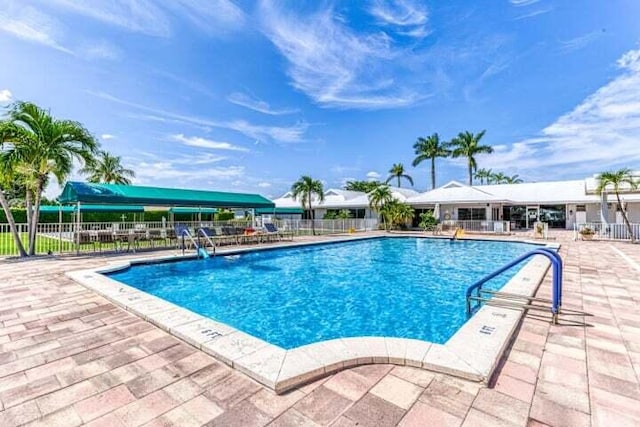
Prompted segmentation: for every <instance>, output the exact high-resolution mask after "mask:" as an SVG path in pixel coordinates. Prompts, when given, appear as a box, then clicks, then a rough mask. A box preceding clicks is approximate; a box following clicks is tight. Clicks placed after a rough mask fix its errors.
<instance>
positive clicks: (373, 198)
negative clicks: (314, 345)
mask: <svg viewBox="0 0 640 427" xmlns="http://www.w3.org/2000/svg"><path fill="white" fill-rule="evenodd" d="M368 197H369V207H370V208H371V209H372V210H373V211H375V212H378V213H381V212H382V211H383V209H384V207H385V205H386V204H388V203H390V202H391V201H392V200H394V199H393V195H392V194H391V189H390V188H389V186H388V185H379V186H378V187H376V188H374V189H373V190H372V191H371V192H370V193H369V195H368ZM382 223H383V224H384V229H385V230H386V229H387V222H386V221H385V215H382Z"/></svg>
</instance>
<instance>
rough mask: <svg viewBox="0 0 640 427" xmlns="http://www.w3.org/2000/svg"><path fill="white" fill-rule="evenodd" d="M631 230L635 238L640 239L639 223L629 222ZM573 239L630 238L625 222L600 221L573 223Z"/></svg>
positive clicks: (623, 239) (624, 239)
mask: <svg viewBox="0 0 640 427" xmlns="http://www.w3.org/2000/svg"><path fill="white" fill-rule="evenodd" d="M631 232H632V233H633V236H634V237H635V239H636V240H639V239H640V224H631ZM573 235H574V239H575V240H577V239H579V238H581V239H584V240H591V239H596V240H622V241H626V240H631V234H629V229H628V227H627V224H624V223H615V224H605V223H602V222H585V223H581V224H574V225H573Z"/></svg>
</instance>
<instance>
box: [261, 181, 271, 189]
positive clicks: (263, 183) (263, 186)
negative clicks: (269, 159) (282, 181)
mask: <svg viewBox="0 0 640 427" xmlns="http://www.w3.org/2000/svg"><path fill="white" fill-rule="evenodd" d="M258 187H260V188H269V187H271V183H270V182H259V183H258Z"/></svg>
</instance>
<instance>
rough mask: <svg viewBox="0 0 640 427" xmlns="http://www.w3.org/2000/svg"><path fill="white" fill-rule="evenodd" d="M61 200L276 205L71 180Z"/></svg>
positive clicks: (253, 197)
mask: <svg viewBox="0 0 640 427" xmlns="http://www.w3.org/2000/svg"><path fill="white" fill-rule="evenodd" d="M58 201H59V202H60V203H63V204H70V203H78V202H80V203H89V204H110V205H117V204H129V205H130V204H135V205H137V204H139V205H144V206H186V207H194V206H198V207H218V208H273V207H274V206H275V205H274V204H273V202H272V201H270V200H269V199H266V198H264V197H262V196H260V195H258V194H244V193H226V192H222V191H204V190H185V189H180V188H160V187H144V186H139V185H118V184H92V183H88V182H68V183H67V184H66V185H65V186H64V189H63V190H62V194H61V195H60V197H58Z"/></svg>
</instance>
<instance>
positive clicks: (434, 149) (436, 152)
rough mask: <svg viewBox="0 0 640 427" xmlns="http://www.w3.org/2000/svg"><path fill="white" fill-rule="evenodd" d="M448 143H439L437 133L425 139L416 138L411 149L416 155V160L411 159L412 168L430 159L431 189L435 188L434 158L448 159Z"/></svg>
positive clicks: (449, 152) (449, 153) (449, 151)
mask: <svg viewBox="0 0 640 427" xmlns="http://www.w3.org/2000/svg"><path fill="white" fill-rule="evenodd" d="M449 146H450V143H448V142H441V141H440V137H439V136H438V134H437V133H434V134H433V135H431V136H428V137H426V138H422V137H420V138H418V140H417V141H416V143H415V144H413V149H414V150H415V153H416V158H415V159H413V166H414V167H416V166H418V165H419V164H420V163H422V162H423V161H424V160H427V159H431V188H432V189H433V188H436V158H438V157H449V156H450V155H451V150H449Z"/></svg>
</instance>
